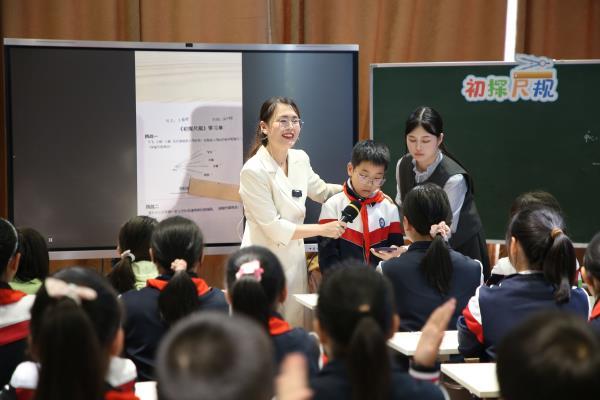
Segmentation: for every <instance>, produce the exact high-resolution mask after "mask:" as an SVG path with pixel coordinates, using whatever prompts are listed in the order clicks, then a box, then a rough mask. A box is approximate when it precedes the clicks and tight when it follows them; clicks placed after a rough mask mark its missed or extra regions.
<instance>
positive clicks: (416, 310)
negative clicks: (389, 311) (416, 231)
mask: <svg viewBox="0 0 600 400" xmlns="http://www.w3.org/2000/svg"><path fill="white" fill-rule="evenodd" d="M430 244H431V242H415V243H413V244H411V245H410V247H409V248H408V250H407V251H406V253H404V254H402V255H401V256H400V257H396V258H392V259H390V260H388V261H386V262H384V263H383V265H382V270H383V274H384V275H385V276H387V277H388V278H389V280H390V281H391V283H392V286H393V287H394V298H395V299H396V312H397V313H398V315H399V316H400V331H420V330H421V329H422V328H423V325H425V322H426V321H427V319H428V318H429V316H430V315H431V313H432V312H433V310H435V309H436V308H437V307H438V306H440V305H442V304H443V303H444V302H445V301H446V300H448V299H449V298H451V297H454V298H455V299H456V310H455V311H454V315H453V316H452V319H451V320H450V322H449V323H448V330H454V329H456V328H455V327H456V320H457V319H458V317H459V315H460V313H461V311H462V310H463V308H465V306H466V305H467V303H468V301H469V299H470V298H471V297H472V296H473V295H474V294H475V290H476V289H477V287H479V285H481V284H482V283H483V275H482V269H481V263H479V261H476V260H473V259H472V258H469V257H467V256H464V255H462V254H460V253H459V252H457V251H454V250H452V249H450V260H451V261H452V277H451V279H450V290H449V292H448V294H447V295H444V296H442V295H441V294H440V292H439V291H438V290H437V289H436V288H434V287H433V286H431V285H430V284H429V282H427V279H426V278H425V274H424V273H423V270H422V267H421V262H422V261H423V258H425V253H426V252H427V250H428V249H429V246H430Z"/></svg>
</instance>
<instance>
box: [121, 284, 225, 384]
mask: <svg viewBox="0 0 600 400" xmlns="http://www.w3.org/2000/svg"><path fill="white" fill-rule="evenodd" d="M170 278H171V276H169V275H161V276H159V277H157V278H156V279H150V280H148V283H147V286H146V287H145V288H143V289H140V290H135V289H134V290H130V291H128V292H125V293H123V295H122V296H121V299H122V301H123V305H124V306H125V317H126V320H125V325H124V329H125V355H126V357H127V358H129V359H131V360H132V361H133V362H134V363H135V366H136V367H137V371H138V376H139V379H138V380H140V381H147V380H154V355H155V353H156V349H157V348H158V344H159V342H160V340H161V339H162V337H163V335H164V334H165V333H166V332H167V330H168V325H167V324H166V323H165V322H164V321H163V319H162V318H161V316H160V311H159V309H158V296H159V295H160V291H161V290H162V289H164V287H165V286H166V285H167V283H168V281H169V279H170ZM192 280H193V281H194V283H195V284H196V287H197V289H198V299H199V300H200V306H199V309H200V310H216V311H222V312H224V313H227V312H229V305H228V304H227V301H226V300H225V295H224V294H223V292H222V291H221V290H220V289H216V288H211V287H209V286H208V285H207V284H206V282H204V280H202V279H199V278H192Z"/></svg>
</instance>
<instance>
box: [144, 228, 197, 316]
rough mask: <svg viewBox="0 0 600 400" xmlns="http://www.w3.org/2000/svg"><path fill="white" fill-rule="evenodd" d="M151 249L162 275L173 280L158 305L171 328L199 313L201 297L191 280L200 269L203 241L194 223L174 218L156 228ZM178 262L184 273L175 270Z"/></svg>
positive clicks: (162, 292) (162, 293) (161, 295)
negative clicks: (199, 297)
mask: <svg viewBox="0 0 600 400" xmlns="http://www.w3.org/2000/svg"><path fill="white" fill-rule="evenodd" d="M150 248H151V251H152V258H153V261H154V263H155V264H156V266H157V267H158V269H159V271H160V272H161V273H162V274H165V275H170V276H171V278H170V279H169V284H168V285H167V287H166V288H165V289H164V290H162V291H161V293H160V296H159V299H158V305H159V310H160V312H161V315H162V316H163V318H164V320H165V321H166V322H167V323H168V324H172V323H174V322H175V321H177V320H178V319H180V318H182V317H184V316H186V315H188V314H190V313H192V312H193V311H196V310H197V309H198V305H199V301H198V293H197V290H196V286H195V284H194V282H193V281H192V279H191V276H194V275H195V272H196V270H197V269H198V267H199V265H200V262H201V259H202V251H203V249H204V238H203V236H202V232H201V231H200V228H199V227H198V225H196V223H195V222H193V221H191V220H189V219H187V218H184V217H179V216H177V217H171V218H167V219H165V220H163V221H161V222H159V223H158V225H156V227H155V229H154V231H153V233H152V239H151V241H150ZM176 260H180V261H178V263H180V265H183V266H184V268H183V270H181V271H174V270H173V269H172V264H173V263H175V262H176ZM182 262H183V263H182Z"/></svg>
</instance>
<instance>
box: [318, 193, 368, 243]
mask: <svg viewBox="0 0 600 400" xmlns="http://www.w3.org/2000/svg"><path fill="white" fill-rule="evenodd" d="M361 208H362V203H361V202H360V201H358V200H354V201H351V202H350V204H348V205H347V206H346V207H344V209H343V210H342V216H341V217H340V221H342V222H344V223H349V222H352V221H354V219H355V218H356V217H357V216H358V214H359V213H360V209H361ZM331 239H332V238H329V237H328V238H325V239H323V240H322V241H321V245H322V246H327V245H329V242H331Z"/></svg>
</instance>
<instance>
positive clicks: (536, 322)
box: [497, 311, 600, 400]
mask: <svg viewBox="0 0 600 400" xmlns="http://www.w3.org/2000/svg"><path fill="white" fill-rule="evenodd" d="M497 374H498V382H499V384H500V392H501V394H502V398H504V399H506V400H538V399H539V400H554V399H556V400H558V399H561V400H562V399H584V398H586V399H587V398H593V397H595V395H593V393H595V391H596V390H595V388H596V386H597V385H598V377H599V374H600V344H599V343H598V339H597V338H596V337H595V335H594V334H593V332H592V331H591V330H590V328H589V327H588V326H587V324H586V322H585V320H584V319H582V318H581V317H578V316H575V315H572V314H569V313H565V312H559V311H545V312H542V313H540V314H536V315H535V316H533V317H531V318H530V319H528V320H527V321H526V322H524V323H523V324H522V325H520V326H518V327H517V328H515V329H514V330H513V331H511V332H510V333H509V334H508V335H507V336H505V338H504V339H503V340H502V342H501V343H500V345H499V346H498V359H497Z"/></svg>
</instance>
